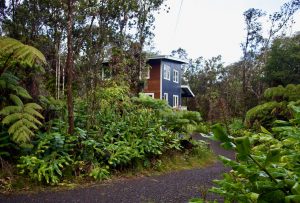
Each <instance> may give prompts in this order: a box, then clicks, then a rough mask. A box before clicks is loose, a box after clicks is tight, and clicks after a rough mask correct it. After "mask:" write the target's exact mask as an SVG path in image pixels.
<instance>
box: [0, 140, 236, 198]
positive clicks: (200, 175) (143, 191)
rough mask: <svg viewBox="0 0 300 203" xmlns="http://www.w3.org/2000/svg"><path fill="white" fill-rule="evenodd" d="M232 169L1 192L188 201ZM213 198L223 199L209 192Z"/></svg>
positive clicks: (217, 151) (213, 145)
mask: <svg viewBox="0 0 300 203" xmlns="http://www.w3.org/2000/svg"><path fill="white" fill-rule="evenodd" d="M195 138H196V139H202V140H206V141H208V142H210V147H211V149H212V150H213V151H214V152H215V154H217V155H223V156H226V157H229V158H233V157H234V153H233V152H232V151H227V150H224V149H223V148H221V147H220V144H219V143H218V142H214V141H210V140H207V139H206V138H202V137H201V136H200V135H196V136H195ZM228 170H229V169H228V168H226V167H224V166H223V165H222V164H221V163H220V162H217V163H215V164H214V165H211V166H209V167H206V168H202V169H192V170H185V171H178V172H172V173H168V174H164V175H159V176H152V177H137V178H133V179H125V180H124V179H122V180H114V181H110V182H105V183H102V184H97V185H94V186H91V187H87V188H78V189H73V190H68V191H60V192H40V193H38V194H26V195H25V194H22V195H0V202H7V203H8V202H26V203H29V202H103V203H108V202H114V203H115V202H124V203H134V202H145V203H146V202H176V203H177V202H187V201H188V200H189V199H191V198H193V197H200V194H201V191H205V190H206V189H208V188H210V187H211V186H212V185H213V183H212V180H214V179H218V178H221V175H222V173H224V172H227V171H228ZM207 198H208V199H210V200H213V199H219V197H218V196H216V195H214V194H208V195H207Z"/></svg>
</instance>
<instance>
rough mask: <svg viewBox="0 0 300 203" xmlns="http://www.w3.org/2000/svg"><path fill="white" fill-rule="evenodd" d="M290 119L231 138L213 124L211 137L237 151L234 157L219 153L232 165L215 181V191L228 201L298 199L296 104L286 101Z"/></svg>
mask: <svg viewBox="0 0 300 203" xmlns="http://www.w3.org/2000/svg"><path fill="white" fill-rule="evenodd" d="M290 108H291V109H293V111H294V119H291V120H290V121H280V120H278V121H276V122H275V124H274V126H273V127H272V131H271V132H269V131H267V130H266V129H265V128H263V127H262V129H261V131H262V132H261V133H255V134H254V133H246V134H244V135H243V136H242V137H238V138H233V137H230V136H228V135H227V133H226V132H225V130H224V129H222V128H221V126H220V125H217V126H214V128H213V133H214V136H213V137H212V138H214V139H217V140H219V141H221V142H223V146H226V147H227V148H232V149H234V150H235V151H236V153H237V160H236V161H234V160H230V159H228V158H226V157H222V156H221V157H220V159H221V160H222V161H223V163H224V164H225V165H227V166H229V167H231V168H232V170H231V171H230V173H227V174H224V179H223V180H218V181H215V182H216V184H217V185H218V186H219V187H213V188H212V189H211V191H212V192H215V193H218V194H220V195H222V196H224V197H225V199H226V200H229V201H230V202H236V201H237V202H299V201H300V186H299V178H300V164H299V160H300V137H299V134H300V128H299V124H300V122H299V121H300V120H299V119H300V108H299V107H295V106H292V105H290Z"/></svg>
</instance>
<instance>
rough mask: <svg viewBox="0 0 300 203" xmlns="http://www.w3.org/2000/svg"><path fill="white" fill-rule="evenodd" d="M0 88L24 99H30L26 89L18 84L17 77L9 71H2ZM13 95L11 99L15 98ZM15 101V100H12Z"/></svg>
mask: <svg viewBox="0 0 300 203" xmlns="http://www.w3.org/2000/svg"><path fill="white" fill-rule="evenodd" d="M0 90H5V91H8V92H10V93H12V95H15V96H20V97H22V98H24V99H31V96H30V95H29V93H28V92H27V90H26V89H25V88H23V87H21V86H20V85H19V81H18V78H17V77H16V76H14V75H13V74H11V73H8V72H6V73H3V74H2V75H1V76H0ZM15 96H14V97H13V99H14V98H15ZM14 103H15V101H14Z"/></svg>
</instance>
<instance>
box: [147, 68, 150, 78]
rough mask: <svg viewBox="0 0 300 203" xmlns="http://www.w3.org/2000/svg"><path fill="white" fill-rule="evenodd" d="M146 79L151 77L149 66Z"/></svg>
mask: <svg viewBox="0 0 300 203" xmlns="http://www.w3.org/2000/svg"><path fill="white" fill-rule="evenodd" d="M146 79H150V68H147V72H146Z"/></svg>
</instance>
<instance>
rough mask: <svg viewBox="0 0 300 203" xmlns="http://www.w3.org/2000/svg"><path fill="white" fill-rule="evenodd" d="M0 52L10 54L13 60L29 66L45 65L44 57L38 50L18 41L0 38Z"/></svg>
mask: <svg viewBox="0 0 300 203" xmlns="http://www.w3.org/2000/svg"><path fill="white" fill-rule="evenodd" d="M0 52H2V53H4V54H6V53H7V54H8V53H12V54H13V55H12V57H13V58H15V59H17V60H20V61H22V62H25V63H27V64H28V65H30V66H33V65H34V64H38V65H43V64H46V58H45V56H44V55H43V54H42V52H40V51H39V50H38V49H36V48H34V47H32V46H28V45H24V44H23V43H21V42H20V41H18V40H15V39H12V38H9V37H0Z"/></svg>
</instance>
